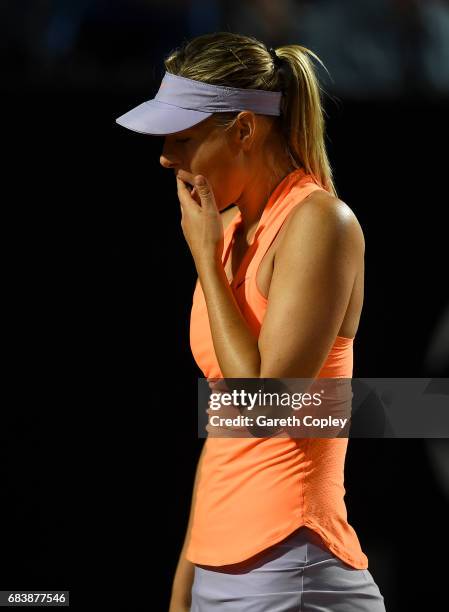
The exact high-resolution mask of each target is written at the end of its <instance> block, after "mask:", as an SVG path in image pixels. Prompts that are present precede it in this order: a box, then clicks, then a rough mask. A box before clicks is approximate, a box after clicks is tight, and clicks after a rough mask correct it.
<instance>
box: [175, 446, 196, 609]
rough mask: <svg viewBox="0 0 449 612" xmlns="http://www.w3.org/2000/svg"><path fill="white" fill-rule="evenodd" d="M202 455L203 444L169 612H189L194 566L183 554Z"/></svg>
mask: <svg viewBox="0 0 449 612" xmlns="http://www.w3.org/2000/svg"><path fill="white" fill-rule="evenodd" d="M203 455H204V444H203V448H202V449H201V453H200V456H199V459H198V464H197V467H196V473H195V480H194V484H193V492H192V502H191V505H190V516H189V522H188V524H187V529H186V536H185V538H184V544H183V547H182V549H181V553H180V555H179V561H178V565H177V566H176V571H175V576H174V578H173V585H172V591H171V599H170V607H169V612H189V610H190V605H191V601H192V584H193V577H194V573H195V566H194V564H193V563H192V562H191V561H188V560H187V559H186V558H185V552H186V550H187V545H188V542H189V538H190V529H191V526H192V518H193V509H194V507H195V498H196V490H197V486H198V480H199V473H200V471H201V462H202V460H203Z"/></svg>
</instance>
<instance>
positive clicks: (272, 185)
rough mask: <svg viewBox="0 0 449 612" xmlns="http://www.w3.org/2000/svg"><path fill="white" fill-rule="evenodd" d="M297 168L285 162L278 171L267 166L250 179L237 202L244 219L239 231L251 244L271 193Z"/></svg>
mask: <svg viewBox="0 0 449 612" xmlns="http://www.w3.org/2000/svg"><path fill="white" fill-rule="evenodd" d="M294 169H295V168H294V167H293V166H292V165H291V164H284V165H283V167H279V168H278V170H277V172H276V173H275V174H274V173H270V174H268V173H267V170H266V167H264V168H262V169H261V170H259V171H258V172H256V173H255V174H254V175H253V176H252V177H251V179H250V180H249V181H248V184H247V186H246V188H245V189H244V190H243V191H242V194H241V196H240V198H239V199H238V201H237V202H236V204H237V206H238V208H239V210H240V213H241V215H242V221H241V225H240V228H239V231H238V233H239V234H240V235H241V236H242V237H244V239H245V240H246V242H247V243H248V244H249V243H250V242H252V239H253V237H254V234H255V232H256V228H257V225H258V223H259V221H260V219H261V217H262V213H263V211H264V209H265V206H266V204H267V202H268V200H269V199H270V195H271V194H272V193H273V191H274V190H275V189H276V187H277V186H278V185H279V183H280V182H281V181H282V180H283V179H284V178H285V177H286V176H287V174H290V172H292V171H293V170H294Z"/></svg>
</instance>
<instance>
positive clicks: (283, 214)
mask: <svg viewBox="0 0 449 612" xmlns="http://www.w3.org/2000/svg"><path fill="white" fill-rule="evenodd" d="M318 189H319V190H321V191H325V190H324V189H323V187H320V185H318V184H317V183H316V182H314V181H313V180H310V181H307V180H306V181H300V183H298V184H297V185H295V186H294V187H293V188H292V190H291V192H290V193H289V194H288V196H287V197H285V198H283V199H282V200H281V201H279V202H278V205H276V206H274V207H272V209H271V210H270V214H269V215H267V218H266V222H265V224H264V227H263V228H262V229H261V232H260V234H259V236H258V246H257V249H256V252H255V253H254V256H253V257H252V259H251V261H250V263H249V265H248V269H247V272H246V276H247V277H248V278H249V277H251V278H252V279H253V281H254V282H255V277H256V274H257V271H258V269H259V264H260V263H261V261H262V259H263V258H264V256H265V255H266V253H267V251H268V249H269V248H270V246H271V244H272V243H273V241H274V239H275V238H276V236H277V234H278V233H279V231H280V229H281V227H282V225H283V223H284V221H285V220H286V218H287V217H288V215H289V214H290V212H291V211H292V210H293V209H294V208H296V206H298V205H299V204H301V203H302V202H303V201H304V200H305V198H306V197H307V196H308V195H310V194H311V193H312V192H313V191H316V190H318Z"/></svg>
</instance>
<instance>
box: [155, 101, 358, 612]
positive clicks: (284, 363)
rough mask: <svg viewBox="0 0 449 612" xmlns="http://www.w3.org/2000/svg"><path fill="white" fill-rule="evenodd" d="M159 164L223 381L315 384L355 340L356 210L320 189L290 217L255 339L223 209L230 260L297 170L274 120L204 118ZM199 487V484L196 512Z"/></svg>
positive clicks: (171, 142)
mask: <svg viewBox="0 0 449 612" xmlns="http://www.w3.org/2000/svg"><path fill="white" fill-rule="evenodd" d="M186 138H188V139H189V140H187V141H185V142H182V141H183V140H184V139H186ZM160 163H161V164H162V166H163V167H164V168H167V169H172V170H173V171H174V173H175V175H176V179H175V180H176V188H177V193H178V198H179V202H180V210H181V226H182V230H183V234H184V237H185V239H186V241H187V243H188V245H189V248H190V251H191V253H192V257H193V259H194V262H195V266H196V269H197V272H198V278H199V282H200V283H201V286H202V289H203V292H204V296H205V300H206V305H207V309H208V316H209V322H210V327H211V334H212V339H213V343H214V348H215V352H216V356H217V359H218V363H219V365H220V369H221V372H222V374H223V377H224V378H255V377H262V378H277V377H278V378H288V377H292V378H314V377H315V376H316V375H317V374H318V372H319V370H320V369H321V366H322V364H323V363H324V361H325V359H326V357H327V354H328V352H329V350H330V348H331V347H332V344H333V342H334V340H335V336H336V335H337V334H338V335H343V336H346V337H353V336H354V335H355V333H356V331H357V326H358V322H359V318H360V313H361V308H362V303H363V276H364V249H365V246H364V239H363V233H362V230H361V227H360V225H359V223H358V221H357V219H356V217H355V215H354V214H353V212H352V211H351V210H350V208H349V207H348V206H347V205H346V204H345V203H344V202H342V201H341V200H339V199H337V198H334V197H333V196H331V195H329V194H327V193H324V192H321V191H318V192H314V193H312V194H311V195H310V196H308V197H307V198H306V199H305V200H304V201H303V202H302V203H301V205H300V206H297V207H296V208H295V209H294V210H293V211H292V212H291V213H290V214H289V217H288V222H287V221H286V222H285V223H284V226H285V227H284V226H283V228H282V229H281V231H280V232H279V240H278V239H276V240H275V242H274V244H276V248H275V252H274V254H273V269H272V276H271V281H270V285H269V301H268V305H267V311H266V313H265V318H264V321H263V325H262V328H261V332H260V335H259V338H255V337H254V336H253V335H252V333H251V332H250V330H249V328H248V326H247V323H246V321H245V319H244V318H243V316H242V315H241V312H240V309H239V307H238V304H237V302H236V300H235V298H234V295H233V293H232V290H231V288H230V284H229V280H228V276H227V274H226V272H225V270H224V269H223V265H222V262H221V257H222V252H223V229H224V226H226V225H227V224H228V223H229V222H230V220H231V218H232V216H233V214H234V213H233V212H232V209H229V208H228V207H229V205H230V204H235V205H236V206H237V207H238V209H239V210H240V212H241V215H242V228H241V229H242V231H241V232H240V233H239V234H238V235H236V239H237V240H236V242H235V244H234V247H233V253H232V256H234V251H236V252H237V251H241V250H243V251H244V250H245V248H246V247H247V246H248V244H250V243H251V240H252V238H253V234H254V231H255V229H256V227H257V223H258V221H259V219H260V217H261V215H262V212H263V209H264V207H265V204H266V202H267V200H268V198H269V196H270V194H271V193H272V191H273V190H274V188H275V187H276V186H277V185H278V184H279V182H280V181H281V180H282V179H283V178H284V176H286V174H288V173H289V172H291V171H292V170H293V168H292V167H291V165H290V162H289V159H287V158H286V156H285V153H284V151H283V147H282V145H281V142H280V140H279V137H278V135H277V133H276V130H275V129H274V125H273V122H272V120H271V119H270V118H267V117H262V116H260V115H255V114H254V113H252V112H250V111H243V112H241V113H239V115H238V118H237V121H236V122H235V123H234V126H233V127H232V128H231V129H228V130H224V129H223V128H221V127H216V126H214V124H213V121H212V120H209V119H207V120H205V121H203V122H202V123H200V124H198V125H197V126H194V127H193V128H191V129H189V130H184V131H183V132H178V133H176V134H172V135H168V136H166V137H165V139H164V147H163V152H162V155H161V158H160ZM200 177H202V178H203V179H205V182H206V184H205V186H203V187H199V186H198V187H196V186H195V187H194V190H193V191H192V192H190V190H189V188H188V187H187V186H188V185H189V186H191V187H192V186H194V185H195V179H197V178H200ZM225 209H226V210H225ZM230 259H231V258H230ZM232 259H234V257H232ZM208 380H209V385H210V387H211V389H212V390H217V389H219V385H220V382H219V381H216V380H215V379H208ZM203 448H204V447H203ZM200 460H201V458H200ZM197 474H198V470H197ZM195 489H196V479H195V486H194V491H193V496H192V507H193V505H194V503H195V502H194V500H195ZM189 525H190V520H189ZM188 538H189V527H188V528H187V533H186V539H185V544H184V547H183V550H182V552H181V555H180V559H179V563H178V566H177V570H176V575H175V579H174V584H173V589H172V597H171V602H170V612H187V611H188V610H189V609H190V602H191V587H192V582H193V576H194V566H193V564H192V563H191V562H190V561H188V560H187V559H186V558H185V555H184V550H185V548H186V545H187V542H188Z"/></svg>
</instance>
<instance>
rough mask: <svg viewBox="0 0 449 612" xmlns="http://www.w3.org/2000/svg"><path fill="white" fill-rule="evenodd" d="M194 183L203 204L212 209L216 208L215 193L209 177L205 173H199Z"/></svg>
mask: <svg viewBox="0 0 449 612" xmlns="http://www.w3.org/2000/svg"><path fill="white" fill-rule="evenodd" d="M194 185H195V187H196V189H197V191H198V193H199V196H200V198H201V205H202V206H203V207H204V208H210V209H211V210H214V209H216V204H215V198H214V194H213V192H212V189H211V187H210V185H209V181H208V180H207V178H206V177H205V176H204V175H203V174H197V175H196V176H195V181H194Z"/></svg>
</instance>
